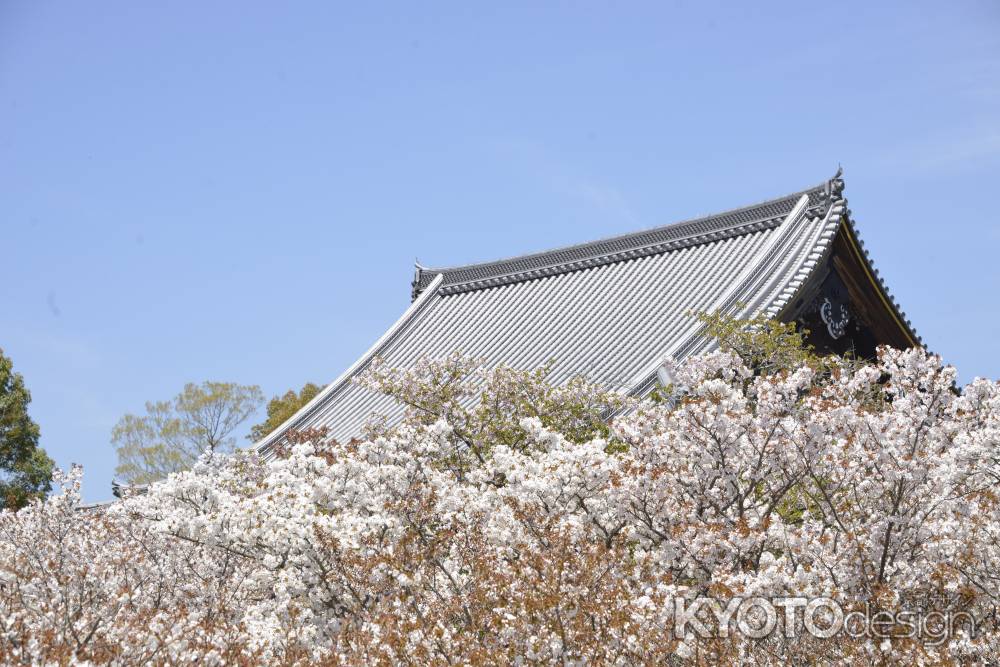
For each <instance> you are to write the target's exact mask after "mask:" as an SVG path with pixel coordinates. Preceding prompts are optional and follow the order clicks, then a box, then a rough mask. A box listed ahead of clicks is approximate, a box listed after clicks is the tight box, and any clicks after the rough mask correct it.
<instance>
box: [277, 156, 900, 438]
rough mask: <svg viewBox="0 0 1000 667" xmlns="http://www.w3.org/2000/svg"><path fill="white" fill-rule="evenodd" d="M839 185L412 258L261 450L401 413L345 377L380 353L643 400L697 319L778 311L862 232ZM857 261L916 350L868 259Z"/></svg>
mask: <svg viewBox="0 0 1000 667" xmlns="http://www.w3.org/2000/svg"><path fill="white" fill-rule="evenodd" d="M843 185H844V184H843V181H842V180H841V179H840V172H839V171H838V173H837V175H836V176H834V178H832V179H830V180H827V181H824V182H823V183H820V184H819V185H817V186H815V187H812V188H808V189H806V190H802V191H800V192H796V193H793V194H790V195H786V196H783V197H779V198H777V199H771V200H769V201H765V202H762V203H758V204H753V205H751V206H746V207H743V208H739V209H734V210H731V211H727V212H724V213H718V214H715V215H710V216H707V217H704V218H699V219H696V220H688V221H684V222H679V223H675V224H671V225H666V226H663V227H656V228H654V229H649V230H646V231H641V232H635V233H631V234H625V235H622V236H616V237H612V238H607V239H602V240H599V241H593V242H590V243H584V244H580V245H574V246H568V247H564V248H559V249H556V250H550V251H547V252H542V253H536V254H530V255H523V256H520V257H513V258H509V259H504V260H499V261H494V262H486V263H482V264H472V265H468V266H459V267H454V268H444V269H431V268H426V267H421V266H418V267H417V270H416V275H415V278H414V281H413V285H412V287H413V292H412V295H413V302H412V303H411V305H410V307H409V308H408V309H407V310H406V311H405V312H404V313H403V315H402V316H401V317H400V318H399V320H397V322H396V323H395V324H394V325H393V326H392V327H391V328H390V329H389V330H388V331H387V332H386V333H385V334H384V335H383V336H382V337H381V338H380V339H379V340H378V341H377V342H376V343H375V344H374V345H373V346H372V347H371V348H370V349H369V350H368V351H367V352H366V353H365V354H364V355H363V356H362V357H361V358H359V359H358V360H357V361H356V362H355V363H354V364H353V365H352V366H351V367H350V368H348V369H347V370H346V371H345V372H344V373H343V374H341V376H340V377H339V378H337V379H336V380H334V381H333V382H332V383H330V384H329V385H327V387H326V388H325V389H324V390H323V391H322V392H321V393H320V394H319V395H317V396H316V397H315V398H314V399H313V400H312V401H310V402H309V403H308V404H307V405H306V406H304V407H303V408H302V409H301V410H299V412H298V413H296V414H295V415H294V416H292V417H291V418H290V419H289V420H288V421H287V422H285V424H283V425H282V426H281V427H279V428H278V429H276V430H275V431H274V432H273V433H271V434H270V435H269V436H267V437H266V438H264V439H263V440H261V441H260V442H259V443H258V446H259V447H261V448H263V450H264V451H265V452H267V450H268V449H269V447H270V445H271V444H272V443H274V442H276V441H278V440H280V438H281V437H282V436H283V434H284V433H285V432H286V431H288V430H289V429H296V430H302V429H309V428H326V429H328V433H329V435H330V436H332V437H334V438H337V439H338V440H341V441H343V440H347V439H350V438H352V437H356V436H358V435H360V434H361V429H362V426H363V424H364V422H365V421H366V420H367V419H368V418H369V417H370V416H371V415H373V414H375V415H380V416H385V417H387V418H388V419H389V420H390V421H392V420H395V419H398V418H399V417H400V416H401V415H402V412H403V408H402V406H400V405H399V404H397V403H396V401H395V400H394V399H392V398H389V397H386V396H384V395H381V394H379V393H376V392H373V391H371V390H369V389H366V388H364V387H361V386H359V385H358V384H357V383H355V382H353V379H354V378H355V377H356V376H357V375H358V374H359V373H361V372H363V371H364V370H365V369H366V368H367V367H368V366H369V365H370V364H371V362H372V361H373V360H374V359H376V358H381V359H383V360H384V361H385V362H386V363H387V364H388V365H389V366H394V367H408V366H411V365H413V364H415V363H416V362H417V361H418V360H420V359H421V358H441V357H444V356H446V355H448V354H450V353H452V352H460V353H462V354H466V355H468V356H470V357H474V358H477V359H482V360H483V361H484V363H485V364H486V365H487V366H490V367H493V366H498V365H506V366H511V367H515V368H534V367H537V366H539V365H541V364H544V363H546V362H552V372H551V374H550V376H549V378H550V380H551V381H553V382H555V383H561V382H565V381H567V380H569V379H570V378H572V377H573V376H576V375H584V376H586V377H587V378H589V379H591V380H594V381H597V382H600V383H602V384H604V385H607V386H610V387H612V388H616V389H618V390H620V391H623V392H627V393H631V394H635V395H642V394H644V393H646V392H648V391H649V390H650V389H652V387H653V386H654V385H655V383H656V371H657V369H658V368H659V367H660V366H661V365H662V361H663V359H664V358H665V357H667V356H673V357H678V358H680V357H684V356H687V355H690V354H693V353H696V352H699V351H703V350H705V349H706V348H707V347H708V346H709V342H708V341H707V340H706V339H705V338H704V337H703V336H701V328H700V325H699V323H698V322H697V321H696V320H695V319H694V317H693V316H692V313H695V312H715V311H722V312H726V313H729V314H732V315H734V316H737V317H751V316H755V315H759V314H764V315H767V316H769V317H781V316H782V315H783V314H784V313H785V312H786V311H787V310H788V309H789V308H791V307H792V305H793V304H795V303H796V300H798V301H801V299H800V298H799V297H801V293H802V291H803V288H804V286H806V285H807V283H809V282H810V278H811V277H812V276H813V274H814V273H816V272H817V267H819V266H820V265H821V264H822V262H823V261H824V260H825V258H826V257H827V255H828V254H829V253H830V250H831V246H832V242H833V239H834V237H835V236H837V234H838V231H839V230H841V229H847V230H848V231H846V232H845V233H849V234H850V235H851V238H852V239H856V238H857V236H856V229H855V227H854V226H853V223H852V222H851V221H850V216H849V211H848V210H847V202H846V199H845V198H844V197H843ZM857 246H858V247H862V246H861V244H860V242H859V243H857ZM859 256H861V261H862V262H863V263H864V265H865V267H866V270H867V271H868V273H869V275H870V276H872V279H871V284H872V286H873V289H874V290H875V291H877V292H878V296H879V298H880V299H882V301H883V302H884V303H885V304H887V305H888V307H889V308H890V310H891V313H892V316H893V317H894V318H895V319H896V321H897V322H899V323H900V327H901V328H902V329H903V331H904V333H905V336H906V337H907V339H908V340H910V341H911V342H912V343H913V344H917V342H918V341H919V338H917V337H916V334H915V333H913V331H912V328H911V327H910V325H909V322H908V321H907V320H905V316H904V315H903V314H902V312H901V311H900V310H899V308H898V307H897V306H896V305H895V301H894V300H893V299H892V298H891V296H890V295H889V293H888V291H887V290H886V288H885V286H884V284H882V282H881V281H880V280H879V279H878V278H877V271H875V270H874V269H873V268H872V267H871V263H870V258H868V256H867V253H863V252H860V253H859ZM889 304H891V305H889ZM904 322H905V324H903V323H904Z"/></svg>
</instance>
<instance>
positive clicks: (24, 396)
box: [0, 350, 55, 509]
mask: <svg viewBox="0 0 1000 667" xmlns="http://www.w3.org/2000/svg"><path fill="white" fill-rule="evenodd" d="M30 402H31V393H30V392H29V391H28V390H27V389H26V388H25V386H24V378H23V377H21V374H20V373H15V372H14V367H13V363H12V362H11V360H10V358H8V357H6V356H4V354H3V350H0V509H7V508H11V509H17V508H19V507H23V506H24V505H26V504H27V503H28V502H29V501H30V500H32V499H33V498H42V497H44V496H45V494H46V493H48V491H49V483H50V481H51V479H52V468H53V466H54V465H55V464H54V463H53V461H52V459H50V458H49V457H48V455H47V454H46V453H45V450H44V449H42V448H40V447H39V446H38V437H39V433H40V432H39V428H38V424H36V423H35V422H34V421H33V420H32V419H31V417H29V416H28V403H30Z"/></svg>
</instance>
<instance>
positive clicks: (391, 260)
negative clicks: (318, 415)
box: [0, 0, 1000, 500]
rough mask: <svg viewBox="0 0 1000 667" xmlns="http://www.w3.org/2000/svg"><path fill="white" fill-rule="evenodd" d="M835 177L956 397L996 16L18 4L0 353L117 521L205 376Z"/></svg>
mask: <svg viewBox="0 0 1000 667" xmlns="http://www.w3.org/2000/svg"><path fill="white" fill-rule="evenodd" d="M838 163H840V164H843V165H844V168H845V176H846V180H847V191H846V194H847V196H848V198H849V201H850V206H851V209H852V211H853V212H854V217H855V219H856V220H857V222H858V224H859V226H860V230H861V233H862V237H863V238H864V239H865V241H866V243H867V246H868V248H869V249H870V250H871V252H872V254H873V256H874V258H875V261H876V264H877V266H878V267H879V269H880V270H881V272H882V275H883V277H884V278H885V279H886V281H887V282H888V284H889V286H890V289H891V290H892V292H893V293H894V294H895V295H896V296H897V298H898V299H899V301H900V302H901V304H902V305H903V308H904V309H905V310H906V312H907V314H908V316H909V317H910V318H911V319H912V320H913V322H914V325H915V326H916V328H917V330H918V332H919V333H921V334H922V335H923V337H924V340H925V341H926V342H927V344H928V345H929V346H930V347H931V349H933V350H934V351H936V352H940V353H941V354H942V355H943V356H944V357H945V358H946V360H948V361H949V362H951V363H954V364H955V365H957V366H958V368H959V370H960V372H961V374H962V377H963V379H964V380H968V379H971V378H972V377H973V376H975V375H981V376H988V377H991V378H996V377H997V376H998V375H1000V357H998V355H997V353H996V341H997V339H998V338H1000V315H998V313H997V306H998V300H997V298H996V293H997V291H998V289H1000V255H998V250H1000V224H998V223H1000V221H998V219H997V214H996V213H995V210H996V205H995V204H996V199H997V196H998V194H1000V183H998V181H1000V4H998V3H996V2H952V3H943V2H936V3H929V2H923V3H921V2H918V3H914V2H905V3H903V2H900V3H889V2H886V3H870V2H858V3H854V2H838V3H828V2H826V3H813V4H809V5H807V3H802V2H788V3H735V2H733V3H711V2H674V3H668V2H662V3H651V4H641V3H615V4H611V3H599V4H598V3H558V4H539V3H527V4H523V5H519V4H516V3H490V4H487V3H455V4H437V3H405V4H398V5H391V4H379V5H377V6H376V5H375V4H374V3H328V2H298V3H263V2H259V3H258V2H247V1H245V0H244V1H242V2H214V3H194V2H188V3H151V2H145V3H136V2H113V1H111V0H105V1H103V2H100V3H71V2H63V3H55V2H42V1H39V2H10V1H3V0H0V258H2V266H3V274H2V279H0V348H3V350H4V351H5V353H6V354H8V355H9V356H11V357H12V358H13V360H14V365H15V369H16V370H18V371H20V372H21V373H23V375H24V377H25V380H26V382H27V384H28V386H29V388H30V389H31V391H32V395H33V398H34V401H33V403H32V406H31V413H32V415H33V417H34V418H35V419H36V421H38V422H39V423H40V425H41V428H42V444H43V446H44V447H45V448H46V449H47V450H48V451H49V453H50V454H51V455H52V456H53V457H54V458H55V459H56V460H57V462H58V463H59V464H60V465H62V466H66V465H68V464H69V463H71V462H79V463H82V464H83V465H84V467H85V470H86V480H87V481H86V487H85V497H87V498H88V499H90V500H99V499H103V498H107V497H108V496H109V495H110V490H109V483H110V480H111V477H112V472H113V468H114V463H115V459H114V453H113V450H112V448H111V446H110V444H109V433H110V430H111V428H112V426H113V425H114V423H115V422H116V421H117V419H118V418H119V417H120V416H121V415H122V414H124V413H127V412H137V411H141V410H142V407H143V403H144V402H145V401H146V400H150V399H165V398H168V397H170V396H173V395H174V394H175V393H177V391H179V390H180V388H181V387H182V386H183V384H184V383H185V382H188V381H201V380H208V379H213V380H227V381H236V382H243V383H256V384H259V385H261V387H262V388H263V389H264V391H265V392H266V393H267V394H268V395H273V394H276V393H282V392H284V391H285V390H287V389H288V388H291V387H296V388H297V387H299V386H301V385H302V384H303V383H304V382H306V381H314V382H318V383H323V382H327V381H329V380H331V379H333V378H334V377H335V376H336V375H337V374H338V373H339V372H340V371H341V370H343V369H344V368H345V367H347V366H348V365H349V364H350V363H351V362H352V361H353V360H354V359H355V358H356V357H357V356H358V355H359V354H360V353H362V352H363V351H364V350H365V349H366V348H367V347H368V346H369V345H370V344H371V342H372V341H374V340H375V339H376V338H377V337H378V336H379V335H380V334H381V333H382V331H383V330H384V329H385V328H387V327H388V326H389V325H390V324H391V323H392V322H393V321H394V320H395V319H396V318H397V317H398V315H399V314H400V313H401V312H402V311H403V309H404V308H405V307H406V306H407V305H408V303H409V294H410V285H409V283H410V280H411V278H412V273H413V260H414V258H415V257H419V259H420V261H421V262H422V263H423V264H426V265H431V266H435V265H437V266H440V265H453V264H463V263H468V262H473V261H480V260H487V259H492V258H497V257H502V256H508V255H512V254H518V253H522V252H527V251H532V250H542V249H545V248H547V247H550V246H556V245H565V244H568V243H574V242H581V241H586V240H589V239H591V238H595V237H600V236H607V235H611V234H617V233H621V232H626V231H631V230H635V229H638V228H643V227H649V226H655V225H659V224H665V223H669V222H672V221H676V220H680V219H684V218H688V217H692V216H695V215H699V214H704V213H710V212H713V211H717V210H722V209H726V208H731V207H734V206H739V205H742V204H746V203H751V202H754V201H758V200H761V199H766V198H770V197H773V196H778V195H781V194H785V193H787V192H792V191H795V190H799V189H802V188H805V187H808V186H810V185H813V184H814V183H817V182H819V181H821V180H823V179H825V178H827V177H829V176H831V175H832V174H833V173H834V171H835V170H836V169H837V165H838Z"/></svg>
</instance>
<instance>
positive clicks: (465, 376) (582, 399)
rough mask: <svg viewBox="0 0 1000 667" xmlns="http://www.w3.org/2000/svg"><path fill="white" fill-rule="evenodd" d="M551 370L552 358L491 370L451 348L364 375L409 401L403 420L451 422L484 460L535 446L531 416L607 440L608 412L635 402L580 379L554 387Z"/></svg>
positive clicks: (372, 430) (576, 434) (572, 435)
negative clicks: (532, 365) (437, 357)
mask: <svg viewBox="0 0 1000 667" xmlns="http://www.w3.org/2000/svg"><path fill="white" fill-rule="evenodd" d="M551 369H552V365H551V364H545V365H543V366H541V367H540V368H536V369H534V370H530V371H527V370H518V369H512V368H506V367H501V368H495V369H492V370H485V369H484V368H483V365H482V363H481V362H480V361H478V360H476V359H470V358H467V357H463V356H462V355H460V354H452V355H451V356H449V357H448V358H447V359H445V360H442V361H437V362H428V361H422V362H420V363H418V364H417V366H416V367H415V368H410V369H392V368H387V367H385V366H383V365H382V364H381V362H377V363H375V364H373V366H372V367H371V368H370V369H369V370H368V372H367V373H366V374H365V376H363V378H362V380H361V381H362V384H363V385H365V386H368V387H369V388H370V389H373V390H375V391H379V392H382V393H384V394H386V395H388V396H392V397H393V398H395V399H396V400H398V401H400V402H401V403H402V404H403V405H405V406H406V407H407V413H406V417H405V419H404V422H403V423H404V424H408V425H416V426H422V427H430V426H431V425H432V424H434V423H435V422H437V421H438V420H441V419H444V420H446V421H447V422H448V424H449V425H450V426H451V427H452V428H453V429H454V434H455V436H456V437H458V438H459V439H460V440H462V441H463V442H464V443H465V444H466V445H467V446H468V449H469V451H470V452H472V454H473V455H474V457H475V458H477V459H479V460H480V461H482V460H484V459H485V458H487V457H488V456H489V453H490V450H491V449H492V448H493V447H495V446H497V445H506V446H507V447H510V448H511V449H514V450H524V449H526V448H527V447H529V446H530V442H531V439H530V438H529V435H528V433H527V432H526V431H525V430H524V428H522V426H521V421H522V420H523V419H525V418H532V417H533V418H537V419H538V420H539V421H540V422H541V423H542V425H543V426H545V427H546V428H548V429H551V430H553V431H557V432H559V433H561V434H562V435H563V436H564V437H566V438H567V439H568V440H570V441H572V442H586V441H588V440H590V439H592V438H596V437H601V438H609V437H610V435H611V433H610V428H609V426H608V418H609V416H610V415H611V414H613V413H614V412H616V411H618V410H621V409H623V408H624V407H625V406H626V405H627V404H629V399H627V398H626V397H624V396H622V395H621V394H618V393H616V392H614V391H609V390H606V389H604V388H602V387H597V386H595V385H593V384H591V383H589V382H587V381H586V380H585V379H584V378H582V377H575V378H571V379H570V380H568V381H567V382H565V383H564V384H562V385H559V386H554V385H553V384H552V383H551V382H550V381H549V374H550V372H551ZM388 430H389V429H388V428H387V427H386V425H385V424H381V423H378V422H375V423H373V424H370V425H369V431H368V433H366V435H367V436H368V437H375V436H378V435H379V434H380V433H384V432H386V431H388ZM613 445H615V443H611V445H609V446H613Z"/></svg>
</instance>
